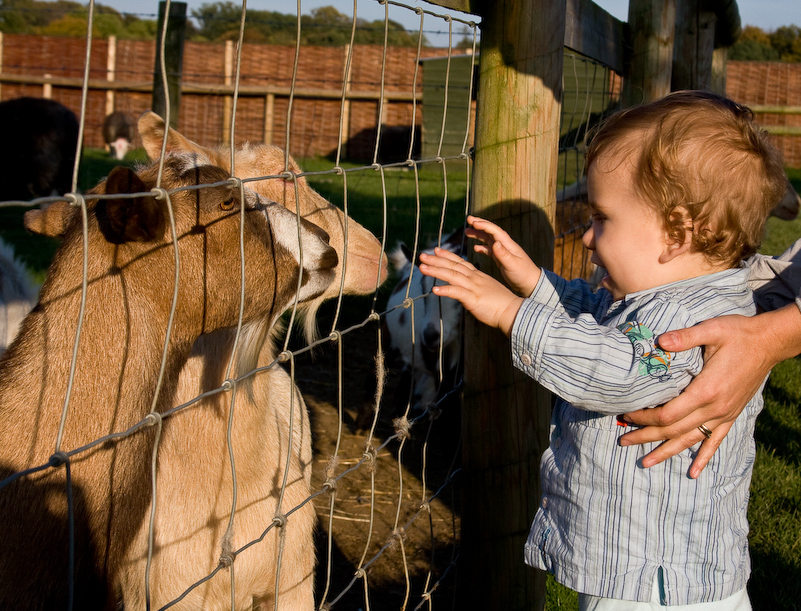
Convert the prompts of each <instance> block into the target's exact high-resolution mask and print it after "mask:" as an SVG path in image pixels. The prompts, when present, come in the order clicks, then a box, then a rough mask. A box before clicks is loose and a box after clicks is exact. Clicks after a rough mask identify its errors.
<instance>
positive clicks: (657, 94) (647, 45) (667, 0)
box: [622, 0, 676, 108]
mask: <svg viewBox="0 0 801 611" xmlns="http://www.w3.org/2000/svg"><path fill="white" fill-rule="evenodd" d="M628 24H629V28H628V32H629V38H630V48H631V55H630V56H629V67H628V72H627V74H626V78H625V79H624V80H623V99H622V106H623V107H624V108H626V107H628V106H635V105H637V104H642V103H645V102H651V101H653V100H656V99H658V98H661V97H662V96H665V95H667V94H668V93H670V81H671V75H672V69H673V40H674V32H675V28H676V0H630V1H629V18H628Z"/></svg>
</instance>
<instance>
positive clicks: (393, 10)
mask: <svg viewBox="0 0 801 611" xmlns="http://www.w3.org/2000/svg"><path fill="white" fill-rule="evenodd" d="M96 1H97V2H100V3H101V4H106V5H108V6H111V7H113V8H115V9H117V10H118V11H121V12H127V13H136V14H141V15H155V14H156V12H157V11H158V0H96ZM185 1H186V3H187V12H188V13H189V14H191V11H192V9H196V8H198V7H200V5H201V4H204V3H206V2H211V1H213V0H185ZM234 2H235V3H236V4H238V3H239V2H238V1H237V0H234ZM595 2H596V4H598V5H600V6H601V7H602V8H604V9H605V10H607V11H608V12H609V13H611V14H612V15H614V16H615V17H617V18H618V19H621V20H623V21H625V20H626V19H627V16H628V0H595ZM300 4H301V13H309V12H311V10H312V9H315V8H318V7H321V6H333V7H334V8H336V9H337V10H338V11H339V12H340V13H344V14H347V15H351V14H352V11H353V4H354V2H353V0H300ZM403 4H405V5H407V6H410V7H412V8H414V7H418V6H419V7H420V8H422V9H424V10H426V11H431V12H432V13H436V14H444V13H445V12H446V11H445V9H441V8H440V7H438V6H435V5H433V4H429V3H428V2H425V1H422V0H403ZM247 6H248V8H251V9H256V10H268V11H276V10H277V11H282V12H288V13H289V12H292V13H294V12H295V7H296V6H297V2H292V1H289V0H280V1H277V0H249V1H248V3H247ZM737 6H738V7H739V9H740V19H741V21H742V24H743V25H744V26H745V25H755V26H758V27H760V28H762V29H763V30H768V31H771V30H775V29H776V28H778V27H781V26H783V25H797V26H799V27H801V0H737ZM451 14H452V15H453V16H455V17H460V18H462V19H464V20H465V21H470V20H471V19H472V17H471V16H470V15H465V14H463V13H458V12H453V11H452V12H451ZM357 16H358V17H361V18H364V19H366V20H368V21H373V20H376V19H383V18H384V5H381V4H379V3H378V2H377V0H358V3H357ZM389 17H390V19H392V20H394V21H397V22H399V23H401V24H402V25H403V26H404V27H406V28H407V29H413V30H417V29H419V27H420V17H419V15H417V14H416V13H415V12H414V11H413V10H409V9H406V8H402V7H398V6H396V5H392V4H390V5H389ZM462 28H463V25H462V24H460V23H458V22H454V24H453V33H454V38H455V41H458V40H459V39H461V31H462ZM423 29H424V31H425V34H426V37H427V38H428V40H429V41H430V42H431V43H432V44H434V45H436V46H447V43H448V36H447V33H448V27H447V24H446V22H445V21H444V20H443V19H439V18H434V17H431V16H430V15H426V18H425V24H424V28H423Z"/></svg>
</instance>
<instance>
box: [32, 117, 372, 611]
mask: <svg viewBox="0 0 801 611" xmlns="http://www.w3.org/2000/svg"><path fill="white" fill-rule="evenodd" d="M139 129H140V133H141V136H142V139H143V142H144V144H145V147H146V149H147V151H148V153H149V154H150V155H151V157H154V158H155V157H157V156H158V155H160V154H161V146H162V138H163V136H164V122H163V121H162V120H161V118H160V117H158V116H157V115H155V114H153V113H146V114H145V115H143V117H142V118H141V119H140V122H139ZM167 150H168V151H184V152H190V153H191V154H192V155H193V156H194V158H195V159H196V161H198V162H202V163H205V162H208V161H209V160H211V161H213V162H214V163H215V164H221V165H222V166H224V167H226V168H228V167H229V166H230V153H229V152H228V151H227V150H226V149H218V150H214V149H206V148H204V147H201V146H199V145H197V144H195V143H193V142H191V141H190V140H188V139H186V138H185V137H184V136H182V135H181V134H180V133H178V132H176V131H175V130H172V129H170V130H169V132H168V136H167ZM289 163H290V165H289V168H290V171H293V172H295V173H297V172H299V171H300V170H299V168H298V166H297V165H296V164H295V162H294V161H293V160H292V159H291V158H290V159H289ZM283 171H284V152H283V151H282V150H281V149H279V148H277V147H274V146H270V145H261V144H259V145H248V146H245V147H243V148H241V149H237V150H236V160H235V172H236V174H237V175H238V176H240V177H242V178H250V177H259V176H271V175H272V176H276V175H280V174H281V173H282V172H283ZM296 182H297V193H298V199H297V202H298V209H299V210H300V214H301V216H303V217H304V218H306V219H308V220H311V221H313V222H314V223H315V224H317V225H319V226H321V227H322V228H323V229H324V230H325V231H326V232H327V233H328V234H329V236H330V243H331V245H332V246H333V247H334V248H335V249H336V251H337V253H338V255H339V259H340V263H341V265H338V266H337V268H336V280H335V281H334V282H332V283H331V285H329V288H328V290H326V291H325V292H324V293H323V294H322V295H320V296H319V297H317V298H316V299H314V300H312V301H308V302H306V303H304V304H302V306H303V307H304V308H306V309H307V310H310V312H309V313H308V314H307V330H308V331H309V332H311V331H310V330H311V328H312V327H313V324H314V312H315V311H316V309H317V307H319V304H320V303H321V302H322V300H323V299H325V298H329V297H334V296H336V295H338V294H339V291H340V287H342V289H343V291H344V292H345V293H351V294H364V293H369V292H371V291H373V290H374V289H375V287H376V284H377V282H378V283H380V282H383V281H384V280H385V279H386V277H387V275H388V271H387V263H386V258H384V257H382V251H381V245H380V243H379V242H378V240H376V238H375V237H374V236H373V235H372V234H371V233H370V232H369V231H367V230H366V229H364V228H363V227H362V226H361V225H359V224H358V223H357V222H356V221H354V220H353V219H350V218H346V217H345V215H344V214H343V213H342V211H340V210H339V209H338V208H336V207H335V206H333V205H332V204H331V203H329V202H328V201H326V200H325V199H324V198H323V197H322V196H320V195H319V194H318V193H317V192H315V191H314V190H313V189H312V188H311V187H310V186H309V185H308V183H307V182H306V180H305V179H304V178H302V177H301V178H297V179H296ZM246 184H247V186H248V187H250V188H253V189H254V190H256V191H258V192H259V193H260V194H261V195H263V196H266V197H268V198H269V199H271V200H273V201H278V202H280V203H281V204H283V205H284V206H286V207H287V208H288V209H289V210H292V211H294V210H295V209H296V207H295V201H296V200H295V185H294V184H293V183H292V182H290V181H285V180H283V179H280V178H279V179H275V178H273V179H270V180H261V181H254V182H248V183H246ZM29 214H30V213H29ZM32 221H35V224H34V223H33V222H32ZM26 224H27V225H28V227H29V228H31V229H34V230H38V231H40V232H44V233H48V234H50V235H53V234H57V233H58V232H59V230H60V227H61V225H62V224H63V218H61V217H60V216H59V215H58V214H44V215H38V218H35V219H32V218H27V217H26ZM346 229H347V238H348V239H347V249H346V248H345V242H346V241H345V231H346ZM343 267H345V273H344V278H345V280H344V284H343V283H342V282H341V280H342V269H343ZM272 331H273V327H272V324H271V321H269V320H264V321H262V323H260V324H252V325H248V326H247V327H246V328H245V330H244V333H243V341H242V344H241V345H240V346H241V347H240V349H239V353H238V355H237V356H238V358H237V362H238V363H239V368H238V373H239V374H242V373H245V372H247V371H248V370H250V369H252V368H254V367H263V366H265V365H269V364H270V363H272V362H273V361H274V359H275V355H276V351H275V347H274V342H273V338H272V337H271V333H272ZM233 340H234V334H233V333H232V332H230V331H221V332H217V333H214V334H209V335H207V336H204V337H202V338H200V339H199V340H198V342H197V343H196V344H195V346H194V348H193V350H192V354H191V356H190V358H189V360H188V362H187V364H186V366H185V367H184V369H183V371H182V372H181V375H180V378H179V382H178V389H177V392H176V397H175V403H176V404H181V403H183V402H186V401H189V400H190V399H192V398H194V397H196V396H197V395H199V394H200V393H202V392H206V391H208V390H211V389H213V388H216V387H218V386H219V385H220V384H222V383H223V381H224V378H225V366H226V363H227V362H228V359H229V357H230V355H231V350H232V348H233ZM290 406H292V411H290ZM230 407H231V406H230V397H228V396H217V397H212V398H207V399H204V400H202V401H201V402H199V403H198V404H197V405H196V406H195V407H193V408H192V409H190V410H186V411H184V412H182V413H180V414H177V415H176V417H174V418H173V419H172V422H171V426H170V427H169V428H168V429H165V431H164V436H163V441H162V443H161V446H160V452H159V467H158V475H157V481H158V487H157V491H158V492H157V498H156V500H157V504H156V507H157V511H156V518H155V523H156V536H155V550H154V554H153V558H152V565H151V572H150V580H149V581H150V599H151V606H152V607H153V608H158V607H160V606H162V605H164V604H167V603H168V602H170V601H172V600H174V599H175V598H177V597H178V596H179V595H181V593H182V592H183V591H184V590H185V589H187V588H188V587H189V586H190V585H191V584H193V583H195V582H196V581H198V580H200V579H201V578H203V577H205V576H206V575H208V574H210V573H211V572H212V571H213V570H214V569H215V567H217V565H218V563H219V561H220V555H221V550H222V549H223V548H225V549H226V550H229V549H233V550H236V549H239V548H241V547H242V546H243V545H245V544H247V543H248V542H250V541H253V540H255V539H257V538H259V537H261V536H262V534H263V533H264V531H265V530H266V529H267V528H268V527H270V525H271V523H272V521H273V517H274V516H278V518H277V522H280V523H282V524H283V523H284V520H283V517H282V516H283V515H284V514H286V513H287V512H289V511H290V510H291V511H292V514H291V515H290V516H289V517H288V518H287V519H286V522H285V525H284V526H282V527H281V528H280V529H279V528H277V527H273V528H272V529H271V531H270V532H269V533H267V535H266V536H265V537H264V539H263V540H262V541H261V542H259V543H258V544H257V545H254V546H252V547H250V548H248V549H246V550H244V551H243V552H242V553H241V554H239V555H237V557H236V560H235V563H234V567H233V568H234V575H235V588H236V595H235V604H236V608H237V609H244V608H250V606H251V602H252V599H253V598H257V599H259V600H261V601H262V602H263V603H264V604H266V605H267V607H268V608H273V606H274V602H275V601H274V595H275V592H276V589H277V591H278V608H279V609H293V610H294V609H309V610H310V609H313V608H314V596H313V585H314V583H313V582H314V565H315V560H316V559H315V552H314V527H315V524H316V515H315V512H314V507H313V506H312V504H311V502H307V501H308V498H309V494H310V481H311V461H312V447H311V430H310V427H309V420H308V414H307V412H306V406H305V403H304V402H303V398H302V397H301V395H300V393H299V392H298V390H297V389H296V388H293V386H292V383H291V379H290V377H289V375H288V374H287V372H286V371H285V370H284V369H282V368H280V367H274V368H271V369H268V370H266V371H263V372H261V373H259V374H257V375H255V376H254V377H252V378H251V379H250V380H249V381H248V382H247V383H246V384H244V385H243V387H242V388H241V389H239V390H238V392H237V395H236V404H235V408H234V419H233V429H232V432H231V439H232V447H233V449H234V455H235V461H234V462H235V465H236V476H237V503H236V512H235V515H234V520H233V529H232V531H231V532H232V534H233V536H232V537H230V538H228V537H226V532H227V531H228V525H229V516H230V513H231V508H232V503H233V500H232V490H233V480H232V475H231V466H230V462H229V460H228V451H227V442H226V434H227V426H228V418H229V415H230ZM210 448H213V450H210ZM201 449H203V451H202V453H201ZM287 459H288V463H289V464H288V467H287ZM285 476H286V480H287V483H286V487H285V489H284V491H283V496H281V495H282V483H283V480H284V477H285ZM279 498H281V499H282V500H281V505H280V507H279V506H278V501H279ZM304 503H305V504H304ZM298 506H300V508H298V509H295V508H297V507H298ZM148 530H149V529H148V522H147V521H146V520H143V521H142V522H141V524H140V529H139V532H138V534H137V536H136V539H135V541H134V542H133V543H132V545H131V546H130V547H129V551H128V563H127V565H126V568H125V571H124V573H123V575H122V593H123V598H124V603H125V606H126V609H129V608H130V609H141V608H144V606H145V602H144V601H145V589H144V585H145V578H144V573H145V566H146V557H147V556H146V554H147V547H148V546H147V535H148ZM280 536H283V538H284V545H283V553H282V556H281V558H280V578H279V579H280V583H276V580H277V577H278V576H277V569H278V568H279V557H278V544H279V537H280ZM230 588H231V576H230V574H229V573H228V572H227V571H222V572H219V573H217V574H216V575H215V576H214V577H213V578H212V579H210V580H208V581H206V582H205V583H203V584H202V585H201V586H199V587H198V588H195V589H194V590H192V591H191V592H189V593H187V594H186V596H185V598H183V599H182V600H181V601H180V602H179V603H177V604H176V605H175V606H173V607H171V608H174V609H200V608H203V609H223V608H224V609H230V608H231V602H230V601H231V591H230Z"/></svg>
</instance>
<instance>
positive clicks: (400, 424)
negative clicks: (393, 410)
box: [392, 416, 412, 439]
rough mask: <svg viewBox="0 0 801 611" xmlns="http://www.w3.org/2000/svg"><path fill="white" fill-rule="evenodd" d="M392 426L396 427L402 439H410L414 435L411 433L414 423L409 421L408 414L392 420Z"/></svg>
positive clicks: (396, 431)
mask: <svg viewBox="0 0 801 611" xmlns="http://www.w3.org/2000/svg"><path fill="white" fill-rule="evenodd" d="M392 426H393V427H394V428H395V434H396V435H397V436H398V437H400V438H401V439H409V438H410V437H411V436H412V435H411V433H410V431H411V428H412V423H411V422H409V419H408V418H407V417H406V416H401V417H400V418H395V419H394V420H393V421H392Z"/></svg>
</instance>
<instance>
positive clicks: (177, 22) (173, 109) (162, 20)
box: [153, 1, 186, 128]
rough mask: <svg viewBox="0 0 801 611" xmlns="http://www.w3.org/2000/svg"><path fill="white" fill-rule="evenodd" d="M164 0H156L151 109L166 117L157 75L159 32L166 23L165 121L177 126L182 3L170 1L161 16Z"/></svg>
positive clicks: (183, 18) (183, 23)
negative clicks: (156, 27)
mask: <svg viewBox="0 0 801 611" xmlns="http://www.w3.org/2000/svg"><path fill="white" fill-rule="evenodd" d="M165 8H166V2H164V1H162V2H159V21H158V24H159V25H158V38H157V39H156V66H155V70H154V73H153V112H155V113H156V114H157V115H159V116H161V117H165V118H166V114H167V96H166V95H165V91H164V84H163V79H162V74H161V35H162V32H163V31H164V28H165V26H166V28H167V36H166V38H165V41H164V42H165V46H164V65H165V70H166V72H167V89H168V92H169V101H170V117H169V124H170V126H171V127H174V128H177V127H178V115H179V112H180V106H181V74H182V71H183V63H184V39H185V38H186V2H171V3H170V14H169V15H165Z"/></svg>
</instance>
